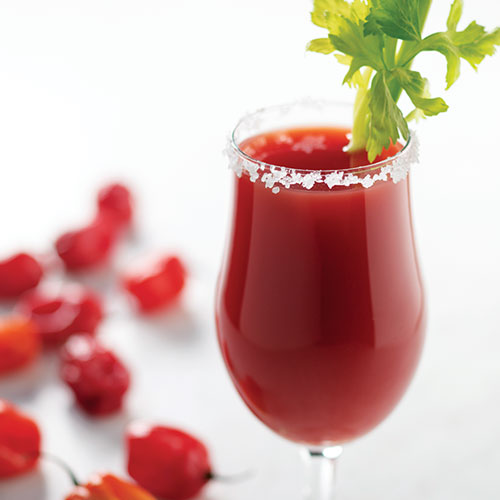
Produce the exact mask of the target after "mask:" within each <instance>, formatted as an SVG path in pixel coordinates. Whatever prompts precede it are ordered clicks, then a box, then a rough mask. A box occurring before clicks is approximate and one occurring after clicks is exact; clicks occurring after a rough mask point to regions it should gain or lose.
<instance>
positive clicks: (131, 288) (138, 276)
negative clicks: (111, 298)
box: [123, 256, 186, 312]
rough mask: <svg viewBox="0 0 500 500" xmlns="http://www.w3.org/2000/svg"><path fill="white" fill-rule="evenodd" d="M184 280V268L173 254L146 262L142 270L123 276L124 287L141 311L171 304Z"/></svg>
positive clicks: (153, 309) (148, 310)
mask: <svg viewBox="0 0 500 500" xmlns="http://www.w3.org/2000/svg"><path fill="white" fill-rule="evenodd" d="M185 281H186V269H185V267H184V265H183V264H182V262H181V260H180V259H179V258H178V257H175V256H167V257H163V258H161V259H159V260H157V261H154V262H152V263H151V262H150V263H147V264H146V265H145V266H144V268H143V269H142V270H139V271H130V272H129V273H127V274H125V276H124V277H123V286H124V288H125V289H126V290H127V291H128V292H129V293H130V294H131V295H132V296H133V297H134V298H135V299H136V301H137V303H138V305H139V308H140V310H141V311H142V312H153V311H157V310H159V309H162V308H166V307H168V306H169V305H171V304H172V303H173V302H174V301H175V299H177V297H178V296H179V295H180V293H181V291H182V289H183V288H184V284H185Z"/></svg>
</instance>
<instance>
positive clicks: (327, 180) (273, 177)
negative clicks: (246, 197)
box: [225, 130, 420, 194]
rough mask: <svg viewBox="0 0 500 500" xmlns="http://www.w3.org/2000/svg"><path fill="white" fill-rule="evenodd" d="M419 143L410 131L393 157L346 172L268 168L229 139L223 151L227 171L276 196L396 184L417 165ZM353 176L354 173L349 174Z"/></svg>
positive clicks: (274, 166) (266, 164)
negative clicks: (295, 190) (296, 190)
mask: <svg viewBox="0 0 500 500" xmlns="http://www.w3.org/2000/svg"><path fill="white" fill-rule="evenodd" d="M419 149H420V145H419V140H418V138H417V135H416V133H415V131H413V130H412V131H411V135H410V139H409V140H408V142H407V143H406V145H405V146H404V148H403V149H402V150H401V151H399V152H398V153H397V154H396V155H395V156H392V157H390V158H387V159H386V160H383V161H380V162H378V163H373V164H371V165H366V166H362V167H356V168H352V169H346V170H316V171H312V170H299V169H294V168H287V167H279V166H277V165H270V164H269V163H265V162H262V161H259V160H256V159H253V158H251V157H250V156H248V155H246V154H245V153H244V152H243V151H241V150H240V149H239V147H238V145H237V144H236V143H235V142H234V140H233V139H231V140H229V143H228V146H227V148H226V150H225V153H226V156H227V157H228V159H229V168H230V169H231V170H232V171H233V172H234V173H235V174H236V175H237V176H238V177H241V176H242V174H243V172H246V173H247V174H248V175H249V177H250V180H251V181H252V182H256V181H257V180H259V179H260V180H261V182H263V183H264V184H265V187H266V188H269V189H271V190H272V192H273V193H274V194H277V193H279V191H280V186H278V185H277V184H279V185H281V186H283V187H284V188H286V189H288V188H290V186H293V185H300V186H302V187H303V188H304V189H307V190H310V189H312V188H313V186H314V185H315V184H322V183H323V184H326V185H327V186H328V188H329V189H332V188H333V187H335V186H352V185H355V184H361V185H362V186H363V187H364V188H367V189H368V188H370V187H372V186H373V185H374V184H375V183H376V182H377V181H384V182H386V181H388V180H389V178H390V179H391V180H392V181H393V182H394V184H397V183H398V182H400V181H402V180H403V179H406V177H407V176H408V172H409V171H410V168H411V166H412V165H414V164H417V163H418V161H419ZM373 170H375V171H377V173H375V174H373V175H371V174H369V173H367V174H366V175H363V176H362V177H360V176H359V175H357V174H358V173H364V172H370V171H373ZM353 172H356V173H353Z"/></svg>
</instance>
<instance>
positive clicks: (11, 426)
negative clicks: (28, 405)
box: [0, 399, 41, 479]
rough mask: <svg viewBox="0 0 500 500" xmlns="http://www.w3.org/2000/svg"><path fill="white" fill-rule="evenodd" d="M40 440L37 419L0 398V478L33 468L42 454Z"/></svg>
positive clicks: (16, 474)
mask: <svg viewBox="0 0 500 500" xmlns="http://www.w3.org/2000/svg"><path fill="white" fill-rule="evenodd" d="M40 442H41V436H40V430H39V428H38V425H37V424H36V423H35V421H34V420H32V419H31V418H30V417H28V416H27V415H24V414H23V413H21V412H20V411H19V410H18V409H17V408H16V407H15V406H14V405H12V404H11V403H9V402H8V401H5V400H3V399H0V479H3V478H9V477H13V476H18V475H20V474H24V473H25V472H28V471H30V470H31V469H33V468H34V467H35V466H36V464H37V462H38V459H39V456H40Z"/></svg>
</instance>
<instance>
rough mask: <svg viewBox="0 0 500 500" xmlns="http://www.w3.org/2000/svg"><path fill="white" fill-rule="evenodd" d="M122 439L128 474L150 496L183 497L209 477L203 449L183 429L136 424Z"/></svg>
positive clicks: (182, 499)
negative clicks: (124, 443)
mask: <svg viewBox="0 0 500 500" xmlns="http://www.w3.org/2000/svg"><path fill="white" fill-rule="evenodd" d="M126 440H127V448H128V473H129V474H130V476H131V477H132V478H133V479H135V480H136V481H137V482H138V483H139V484H140V485H141V486H143V487H144V488H146V489H147V490H148V491H150V492H151V493H153V495H156V496H158V497H160V498H164V499H166V500H186V499H188V498H191V497H194V496H195V495H196V494H197V493H198V492H199V491H200V490H201V489H202V488H203V486H205V484H206V483H207V482H208V481H209V480H210V479H211V477H212V473H211V466H210V460H209V456H208V451H207V448H206V447H205V445H204V444H203V443H201V442H200V441H198V440H197V439H195V438H194V437H192V436H190V435H189V434H186V433H185V432H183V431H180V430H177V429H172V428H169V427H161V426H155V427H148V426H146V425H144V424H140V423H136V424H133V425H131V426H130V428H129V430H128V432H127V435H126Z"/></svg>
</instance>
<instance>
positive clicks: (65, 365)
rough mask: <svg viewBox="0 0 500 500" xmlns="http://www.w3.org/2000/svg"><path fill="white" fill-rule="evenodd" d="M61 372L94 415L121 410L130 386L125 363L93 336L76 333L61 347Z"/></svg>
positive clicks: (87, 410) (89, 411) (81, 403)
mask: <svg viewBox="0 0 500 500" xmlns="http://www.w3.org/2000/svg"><path fill="white" fill-rule="evenodd" d="M60 373H61V378H62V379H63V380H64V382H66V383H67V384H68V386H69V387H70V388H71V389H72V391H73V393H74V395H75V398H76V401H77V403H78V404H79V405H80V407H81V408H82V409H83V410H85V411H86V412H87V413H89V414H90V415H107V414H110V413H113V412H115V411H117V410H119V409H120V408H121V406H122V401H123V397H124V395H125V393H126V392H127V389H128V388H129V385H130V375H129V372H128V370H127V368H126V367H125V365H124V364H123V363H122V362H121V361H120V360H119V359H118V357H117V356H116V355H115V354H114V353H113V352H112V351H110V350H109V349H107V348H105V347H103V346H102V345H101V344H100V343H99V342H97V340H96V339H95V338H94V337H91V336H90V335H75V336H74V337H72V338H70V339H69V340H68V341H67V342H66V344H65V345H64V347H63V348H62V349H61V372H60Z"/></svg>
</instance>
